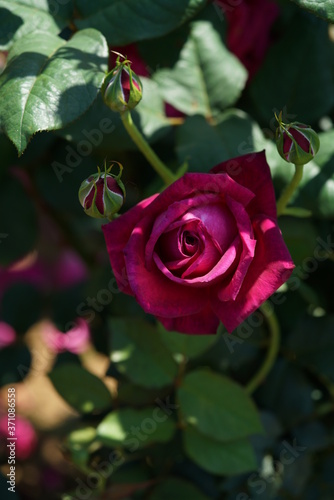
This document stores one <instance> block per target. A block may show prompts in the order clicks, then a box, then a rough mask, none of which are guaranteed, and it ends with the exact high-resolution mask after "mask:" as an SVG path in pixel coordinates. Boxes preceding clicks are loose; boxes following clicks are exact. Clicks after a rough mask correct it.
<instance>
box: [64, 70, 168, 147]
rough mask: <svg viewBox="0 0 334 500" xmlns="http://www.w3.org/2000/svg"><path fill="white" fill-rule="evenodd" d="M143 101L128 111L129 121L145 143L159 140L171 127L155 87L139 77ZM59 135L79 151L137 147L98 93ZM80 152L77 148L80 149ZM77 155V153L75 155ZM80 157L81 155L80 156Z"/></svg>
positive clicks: (153, 83)
mask: <svg viewBox="0 0 334 500" xmlns="http://www.w3.org/2000/svg"><path fill="white" fill-rule="evenodd" d="M141 81H142V84H143V98H142V100H141V101H140V105H139V106H137V108H136V109H135V110H134V111H133V112H132V116H133V121H134V122H135V124H136V125H137V127H138V128H139V130H140V131H141V132H142V133H143V134H144V136H145V138H146V139H147V141H148V142H149V143H151V142H154V141H156V140H158V139H161V138H162V137H163V136H164V135H166V134H167V133H168V132H169V130H170V128H171V126H170V123H169V120H168V119H167V118H166V116H165V112H164V102H163V100H162V98H161V96H160V94H159V92H158V85H157V84H156V83H155V82H154V81H153V80H150V79H149V78H143V77H141ZM60 134H61V135H62V136H64V137H65V138H66V139H68V140H70V141H74V142H76V143H77V144H78V146H79V145H80V144H81V145H82V150H84V151H85V152H86V150H88V149H91V150H93V149H95V148H96V149H98V150H100V151H102V152H103V154H106V153H105V152H106V151H107V152H110V151H115V150H116V151H118V150H120V149H121V150H124V149H129V150H137V146H136V145H135V143H134V142H133V141H132V139H131V138H130V136H129V135H128V133H127V132H126V130H125V128H124V125H123V123H122V121H121V118H120V115H119V113H114V112H112V111H111V110H110V109H109V108H108V107H107V106H106V105H105V104H104V102H103V100H102V97H101V95H100V94H99V95H98V97H97V99H96V100H95V101H94V103H93V105H92V106H90V107H89V109H88V110H87V111H86V113H85V114H84V115H83V116H82V117H80V120H77V121H75V122H74V123H70V124H69V125H68V126H67V127H65V128H64V129H62V130H61V131H60ZM80 149H81V147H80ZM79 156H80V154H79ZM81 156H82V155H81Z"/></svg>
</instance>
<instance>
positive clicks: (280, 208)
mask: <svg viewBox="0 0 334 500" xmlns="http://www.w3.org/2000/svg"><path fill="white" fill-rule="evenodd" d="M303 167H304V165H295V173H294V176H293V178H292V179H291V182H290V184H288V185H287V186H286V188H285V189H284V191H283V193H282V194H281V196H280V198H279V200H278V202H277V215H278V216H279V215H283V213H284V210H285V207H286V206H287V204H288V203H289V201H290V200H291V198H292V195H293V193H294V192H295V191H296V189H297V187H298V185H299V183H300V181H301V180H302V177H303Z"/></svg>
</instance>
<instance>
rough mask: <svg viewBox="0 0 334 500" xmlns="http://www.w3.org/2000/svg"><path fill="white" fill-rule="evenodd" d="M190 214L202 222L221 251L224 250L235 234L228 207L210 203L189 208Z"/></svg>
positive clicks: (233, 222) (234, 226) (235, 230)
mask: <svg viewBox="0 0 334 500" xmlns="http://www.w3.org/2000/svg"><path fill="white" fill-rule="evenodd" d="M191 214H192V215H193V216H195V217H198V218H199V219H200V220H201V221H202V222H203V225H204V226H205V229H206V231H207V232H208V233H209V234H210V236H211V238H212V239H214V240H215V241H216V242H217V243H218V245H219V248H220V250H221V252H222V253H223V252H225V250H227V248H228V247H229V245H230V244H231V241H233V240H234V238H235V236H236V234H237V227H236V224H235V220H234V218H233V216H232V214H231V212H230V210H229V209H228V207H227V206H224V205H223V204H222V203H219V204H218V203H216V204H211V203H210V204H206V205H200V206H198V207H197V208H195V209H193V210H191Z"/></svg>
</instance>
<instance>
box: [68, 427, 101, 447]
mask: <svg viewBox="0 0 334 500" xmlns="http://www.w3.org/2000/svg"><path fill="white" fill-rule="evenodd" d="M95 438H96V429H95V428H94V427H83V428H82V429H76V430H74V431H72V432H71V433H70V434H69V435H68V436H67V443H68V445H69V446H71V447H73V448H75V447H81V446H89V445H90V444H91V443H92V441H94V439H95Z"/></svg>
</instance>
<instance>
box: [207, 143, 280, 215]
mask: <svg viewBox="0 0 334 500" xmlns="http://www.w3.org/2000/svg"><path fill="white" fill-rule="evenodd" d="M211 172H212V173H214V174H220V173H222V172H226V173H227V174H228V175H229V176H230V177H231V178H232V179H234V180H235V181H236V182H238V183H239V184H241V185H242V186H244V187H247V189H249V190H250V191H251V192H252V193H254V194H255V197H254V198H253V200H252V201H251V202H250V203H249V205H247V212H248V213H249V215H250V216H251V217H253V216H254V215H257V214H265V215H268V217H271V218H273V219H275V218H276V199H275V192H274V186H273V181H272V178H271V174H270V168H269V165H268V163H267V160H266V156H265V153H264V151H262V152H261V153H251V154H248V155H244V156H239V157H238V158H233V159H232V160H228V161H225V162H223V163H220V164H219V165H217V166H216V167H214V168H213V169H212V170H211ZM242 204H243V206H246V205H245V204H244V203H242Z"/></svg>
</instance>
